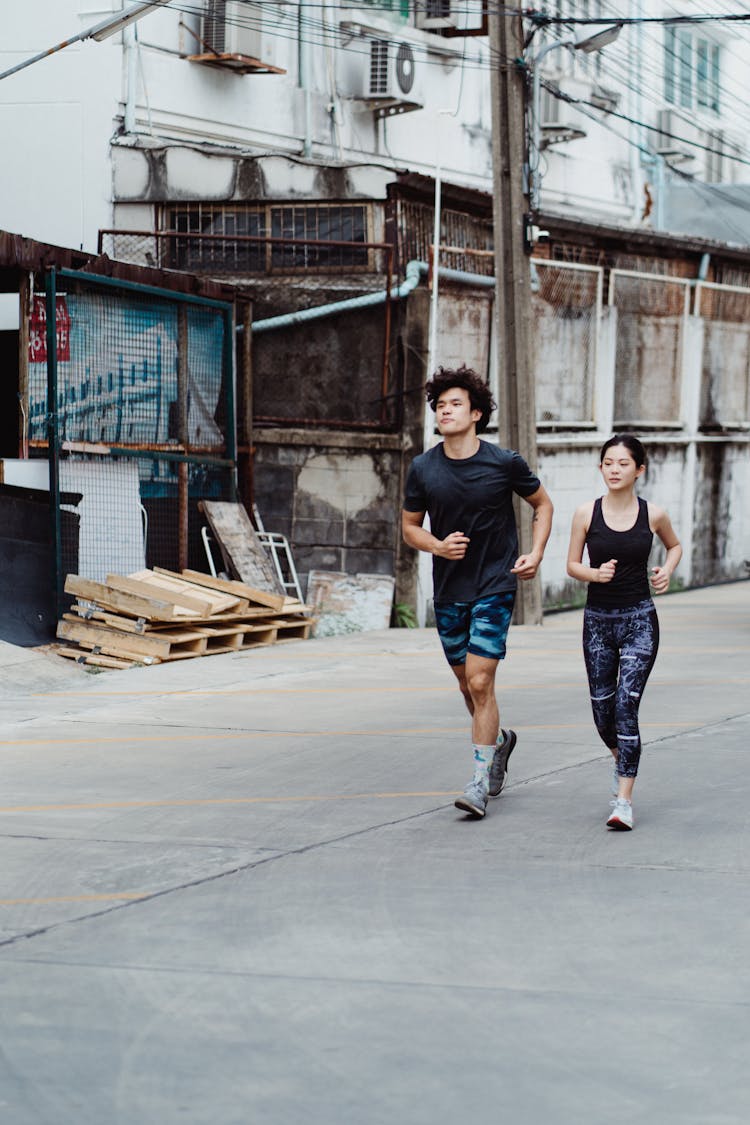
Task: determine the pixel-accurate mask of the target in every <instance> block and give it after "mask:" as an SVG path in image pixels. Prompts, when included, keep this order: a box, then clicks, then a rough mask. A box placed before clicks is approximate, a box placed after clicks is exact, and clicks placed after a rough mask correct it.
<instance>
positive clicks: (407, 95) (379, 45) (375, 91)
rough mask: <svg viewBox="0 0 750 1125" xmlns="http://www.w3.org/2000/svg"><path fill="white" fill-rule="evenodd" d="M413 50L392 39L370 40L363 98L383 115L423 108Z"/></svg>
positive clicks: (407, 45)
mask: <svg viewBox="0 0 750 1125" xmlns="http://www.w3.org/2000/svg"><path fill="white" fill-rule="evenodd" d="M418 70H419V68H418V66H417V60H416V58H415V53H414V48H413V47H412V46H411V44H410V43H405V42H401V43H397V42H395V41H394V40H391V39H371V40H370V57H369V70H368V73H367V81H366V90H365V93H364V97H365V98H366V99H367V100H368V101H370V102H372V103H374V108H375V109H376V110H378V111H379V112H382V113H404V112H406V111H408V110H411V109H422V107H423V105H424V99H423V97H422V93H421V81H418Z"/></svg>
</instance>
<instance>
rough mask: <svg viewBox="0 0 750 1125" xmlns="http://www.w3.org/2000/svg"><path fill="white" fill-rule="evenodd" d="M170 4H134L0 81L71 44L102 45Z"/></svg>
mask: <svg viewBox="0 0 750 1125" xmlns="http://www.w3.org/2000/svg"><path fill="white" fill-rule="evenodd" d="M169 2H170V0H148V3H142V4H132V5H131V6H130V7H129V8H124V9H123V10H122V11H121V12H120V13H119V14H118V15H114V16H108V17H107V19H105V20H101V21H100V22H99V23H95V24H94V25H93V27H87V28H86V30H85V31H79V32H78V34H77V35H71V37H70V39H63V41H62V43H57V44H56V45H55V46H54V47H50V48H49V49H48V50H46V51H40V52H39V54H38V55H32V57H31V58H30V59H24V61H23V62H20V63H17V64H16V66H12V67H10V69H9V70H4V71H3V72H2V74H0V80H1V79H3V78H7V77H8V76H9V75H11V74H16V73H17V71H19V70H24V69H25V68H26V67H27V66H31V65H32V64H33V63H35V62H40V60H41V59H46V58H47V56H48V55H54V54H55V53H56V52H57V51H62V49H63V47H69V46H70V44H71V43H80V42H82V41H83V40H84V39H95V40H96V41H97V43H101V41H102V40H103V39H107V38H108V37H109V36H110V35H115V34H116V33H117V32H118V31H121V30H122V28H123V27H127V26H128V24H131V23H135V21H136V20H139V19H141V17H142V16H147V15H148V14H149V12H155V11H156V9H157V8H163V7H164V6H165V4H169Z"/></svg>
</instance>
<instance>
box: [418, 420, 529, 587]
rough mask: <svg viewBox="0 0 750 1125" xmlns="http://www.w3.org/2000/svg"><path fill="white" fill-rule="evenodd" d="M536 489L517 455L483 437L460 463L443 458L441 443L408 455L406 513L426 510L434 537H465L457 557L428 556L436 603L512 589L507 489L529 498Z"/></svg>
mask: <svg viewBox="0 0 750 1125" xmlns="http://www.w3.org/2000/svg"><path fill="white" fill-rule="evenodd" d="M539 487H540V482H539V478H538V477H536V476H534V474H533V473H532V471H531V469H530V468H529V466H528V465H527V464H526V462H525V461H524V459H523V457H521V455H520V453H515V452H513V451H512V450H509V449H500V447H499V446H497V445H492V444H490V443H489V442H487V441H480V443H479V449H478V450H477V452H476V453H475V454H474V456H473V457H466V458H463V459H461V460H460V461H458V460H454V459H453V458H451V457H446V455H445V451H444V449H443V445H442V442H441V443H440V444H439V445H436V446H434V447H433V448H432V449H428V450H427V452H426V453H421V454H420V455H419V457H415V458H414V460H413V461H412V463H411V466H410V468H409V473H408V475H407V478H406V496H405V499H404V508H405V509H406V511H407V512H427V513H428V515H429V517H430V529H431V531H432V534H433V535H435V536H436V537H437V538H438V539H445V538H446V536H448V535H450V534H451V532H452V531H461V532H463V534H464V535H467V536H468V537H469V539H470V540H471V542H470V543H469V546H468V548H467V551H466V554H465V555H464V557H463V558H462V559H441V558H438V557H437V555H435V556H433V560H432V579H433V588H434V597H435V601H436V602H474V601H477V599H479V598H484V597H488V596H489V595H490V594H502V593H507V592H509V591H512V590H515V588H516V576H515V574H511V573H510V570H511V567H512V566H513V564H514V563H515V561H516V559H517V557H518V533H517V531H516V521H515V516H514V513H513V493H514V492H516V493H518V495H519V496H531V494H532V493H534V492H536V491H537V489H538V488H539Z"/></svg>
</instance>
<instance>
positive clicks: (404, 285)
mask: <svg viewBox="0 0 750 1125" xmlns="http://www.w3.org/2000/svg"><path fill="white" fill-rule="evenodd" d="M429 268H430V267H429V266H428V264H427V262H419V261H417V260H416V259H414V260H413V261H411V262H408V263H407V266H406V270H405V273H406V279H405V280H404V281H402V282H401V284H400V285H398V286H394V288H393V289H391V290H390V293H388V292H387V291H386V290H382V291H379V292H377V293H363V294H362V295H361V296H359V297H349V298H348V299H347V300H345V301H334V302H333V303H332V304H330V305H316V306H315V307H314V308H312V309H298V311H297V312H290V313H284V314H283V315H282V316H271V317H268V318H267V319H266V320H256V321H255V323H254V324H253V335H254V334H255V333H256V332H271V331H273V330H274V329H276V328H289V327H291V326H292V325H294V324H305V323H307V321H310V320H323V319H325V318H326V317H329V316H336V315H337V314H338V313H342V312H354V311H356V310H357V309H366V308H372V307H373V306H374V305H382V304H383V303H384V302H385V301H386V300H388V299H389V297H390V299H391V300H393V301H398V300H401V299H403V298H404V297H408V296H409V294H410V293H411V292H413V290H414V289H416V287H417V285H418V284H419V279H420V277H421V276H422V275H423V274H427V273H428V272H429ZM438 273H439V275H440V277H441V278H442V279H443V280H444V281H454V282H456V283H458V284H459V285H477V286H480V287H481V288H483V289H492V288H493V287H494V285H495V278H494V277H487V276H486V274H482V273H467V272H466V271H465V270H452V269H448V268H447V267H445V266H440V267H439V270H438ZM241 328H242V326H241V325H240V326H239V327H238V331H239V330H241Z"/></svg>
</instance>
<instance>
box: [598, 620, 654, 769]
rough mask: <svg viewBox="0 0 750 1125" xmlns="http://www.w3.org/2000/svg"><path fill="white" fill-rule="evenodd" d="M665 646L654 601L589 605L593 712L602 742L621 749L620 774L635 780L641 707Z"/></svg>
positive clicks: (618, 765) (619, 756)
mask: <svg viewBox="0 0 750 1125" xmlns="http://www.w3.org/2000/svg"><path fill="white" fill-rule="evenodd" d="M658 648H659V621H658V618H657V616H656V609H655V608H654V603H653V602H652V601H651V599H650V598H647V599H646V600H645V601H642V602H639V603H638V604H637V605H633V606H628V608H627V609H600V608H598V607H594V606H586V609H585V610H584V614H583V658H584V660H585V662H586V672H587V673H588V678H589V689H590V691H591V709H592V711H593V713H594V722H595V724H596V729H597V730H598V732H599V735H600V737H601V739H602V742H603V743H604V745H605V746H607V747H608V748H609V749H610V750H613V749H614V748H615V747H617V772H618V773H619V774H620V776H621V777H635V776H636V775H637V773H638V762H639V760H640V757H641V735H640V731H639V729H638V708H639V706H640V703H641V696H642V694H643V690H644V688H645V686H646V681H647V680H648V677H649V675H650V674H651V669H652V668H653V666H654V661H655V660H656V653H657V651H658Z"/></svg>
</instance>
